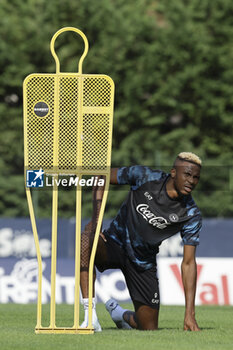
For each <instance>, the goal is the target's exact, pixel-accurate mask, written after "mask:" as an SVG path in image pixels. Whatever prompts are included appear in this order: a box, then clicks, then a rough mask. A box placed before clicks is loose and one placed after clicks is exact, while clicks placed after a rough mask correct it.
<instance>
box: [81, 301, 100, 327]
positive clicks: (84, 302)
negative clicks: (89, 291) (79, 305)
mask: <svg viewBox="0 0 233 350" xmlns="http://www.w3.org/2000/svg"><path fill="white" fill-rule="evenodd" d="M88 300H89V299H88V298H83V307H84V322H86V323H88ZM96 321H98V317H97V314H96V309H95V298H92V323H93V324H94V323H95V322H96Z"/></svg>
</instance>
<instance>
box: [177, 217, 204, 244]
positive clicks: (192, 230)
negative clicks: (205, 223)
mask: <svg viewBox="0 0 233 350" xmlns="http://www.w3.org/2000/svg"><path fill="white" fill-rule="evenodd" d="M201 228H202V217H201V215H197V216H195V217H193V218H192V219H190V220H189V221H188V222H187V224H185V225H184V226H183V228H182V230H181V232H180V234H181V237H182V241H183V244H184V245H194V246H196V245H199V236H200V231H201Z"/></svg>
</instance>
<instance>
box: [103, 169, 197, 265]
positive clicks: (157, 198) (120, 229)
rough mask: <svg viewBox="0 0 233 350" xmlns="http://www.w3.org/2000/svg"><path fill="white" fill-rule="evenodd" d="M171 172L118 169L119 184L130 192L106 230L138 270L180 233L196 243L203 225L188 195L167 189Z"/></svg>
mask: <svg viewBox="0 0 233 350" xmlns="http://www.w3.org/2000/svg"><path fill="white" fill-rule="evenodd" d="M169 177H170V174H166V173H165V172H163V171H161V170H153V169H150V168H148V167H145V166H140V165H136V166H131V167H123V168H119V169H118V173H117V180H118V184H120V185H124V184H129V185H130V186H131V189H130V192H129V194H128V196H127V198H126V200H125V202H124V203H123V204H122V206H121V208H120V210H119V212H118V214H117V216H116V218H115V219H114V220H113V221H112V223H111V224H110V227H109V229H108V230H106V231H105V235H106V237H108V236H110V237H111V238H112V239H113V240H115V241H116V242H117V243H118V244H119V245H121V246H122V247H123V249H124V250H125V252H126V254H127V256H128V257H129V259H130V260H131V261H132V262H133V263H135V264H136V265H137V266H138V267H139V268H141V269H144V270H146V269H149V268H151V267H152V265H153V264H156V254H157V253H158V251H159V245H160V244H161V243H162V241H164V240H165V239H167V238H169V237H171V236H173V235H175V234H176V233H177V232H180V234H181V237H182V240H183V243H184V244H185V245H194V246H195V245H198V244H199V233H200V230H201V226H202V217H201V213H200V210H199V209H198V207H197V205H196V204H195V202H194V200H193V198H192V196H191V195H187V196H183V197H181V198H178V199H172V198H170V197H169V196H168V194H167V191H166V182H167V180H168V179H169Z"/></svg>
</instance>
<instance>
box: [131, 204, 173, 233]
mask: <svg viewBox="0 0 233 350" xmlns="http://www.w3.org/2000/svg"><path fill="white" fill-rule="evenodd" d="M136 210H137V212H138V213H139V214H141V215H142V217H143V218H144V219H145V220H146V221H147V222H148V223H149V224H150V225H152V226H155V227H157V228H160V229H164V228H166V227H167V226H168V225H170V223H169V222H168V221H167V220H166V219H165V218H163V217H162V216H156V215H155V214H154V213H152V212H151V211H150V209H149V205H148V204H139V205H138V206H137V208H136Z"/></svg>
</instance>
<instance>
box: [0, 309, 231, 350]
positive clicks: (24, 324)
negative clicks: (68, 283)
mask: <svg viewBox="0 0 233 350" xmlns="http://www.w3.org/2000/svg"><path fill="white" fill-rule="evenodd" d="M122 306H123V305H122ZM123 307H128V308H130V309H131V310H132V306H131V305H124V306H123ZM97 312H98V316H99V320H100V323H101V325H102V328H103V332H102V333H95V334H94V335H36V334H35V333H34V328H35V324H36V305H35V304H29V305H17V304H1V305H0V336H1V345H0V348H1V350H16V349H17V350H21V349H22V350H29V349H30V350H31V349H33V350H37V349H38V350H45V349H46V350H50V349H59V350H60V349H61V350H66V349H76V350H79V349H88V350H89V349H90V350H92V349H93V350H94V349H95V350H104V349H107V350H108V349H109V350H121V349H126V350H131V349H132V350H137V349H139V350H141V349H147V350H149V349H155V350H159V349H161V350H163V349H164V350H165V349H166V350H167V349H169V350H173V349H174V350H176V349H177V350H187V349H188V350H192V349H198V350H199V349H202V350H208V349H210V350H215V349H216V350H225V349H229V350H230V349H231V350H232V349H233V307H231V306H198V307H196V317H197V321H198V324H199V326H200V327H201V329H202V331H201V332H184V331H183V316H184V307H181V306H161V310H160V317H159V330H158V331H154V332H153V331H143V332H142V331H136V330H132V331H127V330H118V329H117V328H116V327H115V324H114V323H113V322H112V320H111V318H110V316H109V314H108V313H107V311H106V310H105V307H104V305H102V304H98V305H97ZM57 313H58V318H59V320H58V322H57V325H58V326H59V325H60V326H62V325H63V326H65V325H71V324H72V318H73V307H72V306H71V305H64V304H63V305H58V306H57ZM43 316H44V317H43V320H44V321H45V322H46V323H47V324H48V323H49V305H45V306H43ZM43 325H44V324H43ZM45 325H46V324H45Z"/></svg>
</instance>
